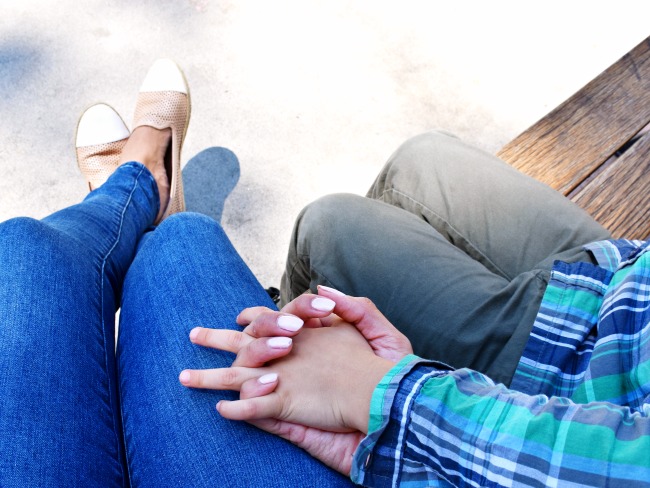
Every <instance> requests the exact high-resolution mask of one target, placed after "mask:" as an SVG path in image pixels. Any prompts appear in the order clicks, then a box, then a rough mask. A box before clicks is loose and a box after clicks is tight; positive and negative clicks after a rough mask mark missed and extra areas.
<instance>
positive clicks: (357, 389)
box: [346, 354, 395, 434]
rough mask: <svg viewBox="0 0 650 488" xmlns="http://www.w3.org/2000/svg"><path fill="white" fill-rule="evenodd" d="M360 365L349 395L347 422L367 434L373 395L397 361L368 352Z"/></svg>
mask: <svg viewBox="0 0 650 488" xmlns="http://www.w3.org/2000/svg"><path fill="white" fill-rule="evenodd" d="M359 366H360V367H358V368H356V370H355V378H354V379H355V381H354V387H353V389H352V390H351V393H350V395H348V403H347V418H346V423H347V425H349V426H350V427H352V428H354V429H355V430H358V431H360V432H362V433H364V434H367V433H368V419H369V417H370V402H371V400H372V395H373V393H374V391H375V388H377V385H378V384H379V382H380V381H381V380H382V378H383V377H384V376H385V375H386V374H387V373H388V372H389V371H390V370H391V369H392V368H393V366H395V363H393V362H392V361H389V360H388V359H384V358H381V357H379V356H375V355H374V354H368V355H367V357H365V358H364V360H363V361H362V362H361V364H360V365H359Z"/></svg>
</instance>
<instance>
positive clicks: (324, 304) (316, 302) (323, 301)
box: [311, 297, 336, 312]
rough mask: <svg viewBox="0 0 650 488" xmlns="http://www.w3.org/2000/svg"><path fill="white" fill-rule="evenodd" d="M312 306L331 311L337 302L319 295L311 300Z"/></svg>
mask: <svg viewBox="0 0 650 488" xmlns="http://www.w3.org/2000/svg"><path fill="white" fill-rule="evenodd" d="M311 306H312V308H314V309H315V310H320V311H321V312H331V311H332V310H334V307H335V306H336V303H334V302H333V301H332V300H330V299H329V298H324V297H318V298H314V299H313V300H312V301H311Z"/></svg>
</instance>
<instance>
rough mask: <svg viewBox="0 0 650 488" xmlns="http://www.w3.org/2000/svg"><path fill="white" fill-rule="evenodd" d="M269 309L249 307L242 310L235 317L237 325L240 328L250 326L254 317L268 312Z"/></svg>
mask: <svg viewBox="0 0 650 488" xmlns="http://www.w3.org/2000/svg"><path fill="white" fill-rule="evenodd" d="M270 311H271V309H270V308H268V307H249V308H245V309H244V310H242V311H241V312H240V313H239V315H238V316H237V319H236V321H237V323H238V324H239V325H242V326H246V325H248V324H250V323H251V322H252V321H253V320H255V317H257V316H258V315H259V314H261V313H264V312H270Z"/></svg>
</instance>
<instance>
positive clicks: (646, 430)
mask: <svg viewBox="0 0 650 488" xmlns="http://www.w3.org/2000/svg"><path fill="white" fill-rule="evenodd" d="M352 480H353V481H355V482H356V483H359V484H362V485H365V486H376V487H383V486H406V487H410V486H414V487H415V486H475V487H487V486H539V487H546V486H563V487H565V486H568V487H571V486H575V487H577V486H581V487H582V486H625V487H626V488H633V487H637V486H638V487H640V486H645V487H647V486H648V483H649V480H650V419H649V418H648V415H647V412H646V414H644V413H643V412H639V411H636V412H633V411H631V410H630V409H629V408H627V407H621V406H618V405H614V404H611V403H605V402H593V403H588V404H576V403H574V402H572V401H570V400H568V399H566V398H559V397H551V398H549V397H546V396H544V395H526V394H523V393H518V392H515V391H512V390H508V389H507V388H506V387H504V386H503V385H495V384H494V383H493V382H492V381H491V380H490V379H489V378H487V377H486V376H484V375H482V374H480V373H476V372H474V371H470V370H467V369H461V370H457V371H441V370H440V369H438V368H436V367H435V366H431V365H430V363H428V362H426V361H423V360H420V359H419V358H417V357H415V356H409V357H407V358H405V359H404V360H403V361H402V362H401V363H399V364H398V365H396V366H395V367H394V368H393V369H392V370H391V371H390V372H389V373H388V374H387V375H386V377H385V378H384V379H383V381H382V382H381V383H380V384H379V386H378V387H377V389H376V390H375V394H374V397H373V399H372V404H371V416H370V424H369V435H368V436H367V437H366V438H365V439H364V440H363V442H362V443H361V445H360V446H359V448H358V449H357V452H356V453H355V459H354V463H353V470H352Z"/></svg>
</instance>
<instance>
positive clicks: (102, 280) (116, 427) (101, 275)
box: [100, 166, 145, 486]
mask: <svg viewBox="0 0 650 488" xmlns="http://www.w3.org/2000/svg"><path fill="white" fill-rule="evenodd" d="M144 169H145V168H144V166H143V167H142V168H141V169H140V172H139V173H138V174H137V175H136V177H135V179H134V181H133V187H132V188H131V192H130V193H129V196H128V198H127V200H126V202H125V203H124V205H123V207H122V214H121V215H120V223H119V227H118V229H117V235H116V236H115V241H114V242H113V245H112V246H111V248H110V249H109V250H108V251H107V252H106V255H105V256H104V257H103V258H102V266H101V270H100V280H101V284H100V287H101V288H100V290H101V320H102V333H103V341H104V369H105V371H106V378H107V381H108V390H109V395H111V393H112V388H111V375H110V372H109V371H108V347H107V344H106V323H105V321H104V279H105V277H106V273H105V269H106V262H107V261H108V258H109V257H110V256H111V254H112V252H113V250H114V249H115V248H116V247H117V245H118V244H119V242H120V239H121V237H122V228H123V226H124V215H125V214H126V210H127V208H128V207H129V205H130V204H131V201H132V200H133V194H134V193H135V190H136V189H137V187H138V185H139V183H138V181H139V178H140V176H141V175H142V173H143V171H144ZM116 367H117V365H116ZM113 388H117V384H116V385H114V386H113ZM115 397H116V398H118V392H117V391H115ZM118 400H119V398H118ZM121 410H122V405H121V402H120V415H122V411H121ZM113 423H114V425H113V429H114V432H115V441H116V445H117V446H118V453H119V451H120V450H121V449H122V448H124V449H125V451H124V459H125V460H126V466H123V467H122V470H124V469H126V470H127V474H128V469H129V468H128V460H127V459H126V443H125V444H124V446H121V445H120V442H119V435H118V434H117V432H118V429H122V426H121V425H115V415H113ZM123 435H124V433H123ZM118 461H119V464H120V465H121V464H122V462H121V459H118ZM126 480H127V477H126V476H124V472H123V473H122V485H123V486H126V485H125V484H124V483H125V482H126Z"/></svg>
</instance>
